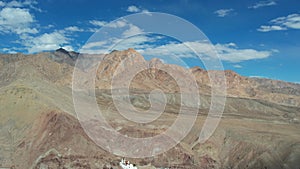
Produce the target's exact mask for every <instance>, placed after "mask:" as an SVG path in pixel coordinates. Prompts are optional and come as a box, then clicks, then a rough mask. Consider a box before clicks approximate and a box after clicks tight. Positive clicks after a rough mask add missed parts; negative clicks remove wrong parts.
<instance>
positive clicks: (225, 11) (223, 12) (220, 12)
mask: <svg viewBox="0 0 300 169" xmlns="http://www.w3.org/2000/svg"><path fill="white" fill-rule="evenodd" d="M232 11H233V9H219V10H217V11H215V12H214V13H215V14H217V15H218V17H225V16H227V15H229V14H230V13H231V12H232Z"/></svg>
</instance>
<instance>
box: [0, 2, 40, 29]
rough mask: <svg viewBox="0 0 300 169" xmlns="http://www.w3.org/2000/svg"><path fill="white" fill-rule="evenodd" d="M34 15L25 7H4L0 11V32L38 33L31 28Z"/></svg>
mask: <svg viewBox="0 0 300 169" xmlns="http://www.w3.org/2000/svg"><path fill="white" fill-rule="evenodd" d="M34 22H35V20H34V16H33V15H31V14H30V13H29V11H28V10H27V9H21V8H10V7H5V8H3V9H2V10H1V11H0V32H4V33H16V34H23V33H31V34H35V33H38V30H37V29H36V28H32V24H33V23H34Z"/></svg>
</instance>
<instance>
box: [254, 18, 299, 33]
mask: <svg viewBox="0 0 300 169" xmlns="http://www.w3.org/2000/svg"><path fill="white" fill-rule="evenodd" d="M269 23H270V24H269V25H262V26H260V28H258V29H257V30H258V31H260V32H269V31H281V30H288V29H300V15H299V14H291V15H288V16H284V17H279V18H276V19H273V20H271V21H270V22H269Z"/></svg>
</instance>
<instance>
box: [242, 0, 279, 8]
mask: <svg viewBox="0 0 300 169" xmlns="http://www.w3.org/2000/svg"><path fill="white" fill-rule="evenodd" d="M274 5H277V3H276V1H274V0H267V1H259V2H257V3H256V4H254V5H252V6H249V7H248V8H251V9H257V8H262V7H267V6H274Z"/></svg>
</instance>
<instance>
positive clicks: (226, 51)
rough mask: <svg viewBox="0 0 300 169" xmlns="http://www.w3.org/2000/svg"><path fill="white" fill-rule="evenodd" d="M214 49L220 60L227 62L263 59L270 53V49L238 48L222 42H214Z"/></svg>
mask: <svg viewBox="0 0 300 169" xmlns="http://www.w3.org/2000/svg"><path fill="white" fill-rule="evenodd" d="M215 48H216V50H217V51H218V53H219V56H220V58H221V60H225V61H228V62H233V63H237V62H242V61H246V60H253V59H265V58H268V57H269V56H271V55H272V51H258V50H255V49H238V48H235V47H234V48H233V47H230V46H228V45H226V44H225V45H224V44H216V45H215Z"/></svg>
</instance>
